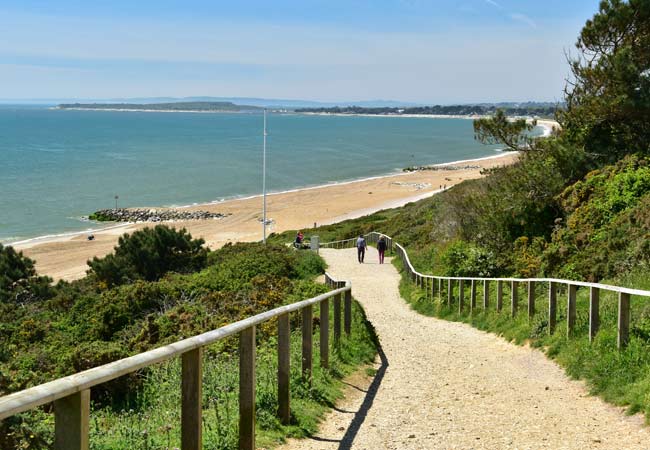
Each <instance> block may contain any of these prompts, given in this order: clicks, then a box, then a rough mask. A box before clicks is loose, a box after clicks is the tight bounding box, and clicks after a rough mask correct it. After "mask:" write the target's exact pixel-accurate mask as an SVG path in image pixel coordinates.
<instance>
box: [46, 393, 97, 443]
mask: <svg viewBox="0 0 650 450" xmlns="http://www.w3.org/2000/svg"><path fill="white" fill-rule="evenodd" d="M89 421H90V389H85V390H83V391H81V392H77V393H76V394H72V395H68V396H67V397H63V398H61V399H59V400H56V401H55V402H54V448H55V449H56V450H88V446H89V441H88V432H89V430H88V425H89Z"/></svg>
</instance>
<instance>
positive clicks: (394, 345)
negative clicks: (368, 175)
mask: <svg viewBox="0 0 650 450" xmlns="http://www.w3.org/2000/svg"><path fill="white" fill-rule="evenodd" d="M321 254H322V255H323V257H324V258H325V259H326V261H327V263H328V264H329V269H328V271H329V272H330V273H331V274H332V275H333V276H335V277H337V278H341V279H346V280H351V281H352V292H353V295H354V297H355V298H356V299H357V301H359V302H360V303H361V304H362V305H363V307H364V309H365V311H366V313H367V316H368V319H369V320H370V322H371V323H372V324H373V325H374V326H375V328H376V331H377V334H378V336H379V339H380V342H381V345H382V350H383V352H382V355H381V356H382V358H381V361H378V363H377V365H376V368H377V369H378V372H377V375H376V377H375V380H374V381H373V382H372V384H371V385H370V387H369V388H368V383H365V385H364V383H363V382H362V381H360V382H359V383H356V382H353V383H351V384H354V385H355V386H351V388H350V389H348V392H347V394H346V398H345V399H343V400H342V402H341V403H340V404H339V405H337V408H336V409H335V410H334V411H332V412H331V413H329V414H328V415H327V417H326V418H325V420H324V421H323V423H322V424H321V427H320V430H319V432H318V433H317V434H316V436H313V437H312V438H308V439H304V440H291V441H290V442H288V443H287V444H286V445H284V446H282V447H281V449H283V450H297V449H310V450H311V449H319V450H320V449H347V448H354V449H368V450H380V449H413V450H416V449H417V450H421V449H438V448H440V449H537V448H549V449H589V448H594V449H615V448H617V449H618V448H625V449H648V448H650V430H649V429H648V428H647V427H645V426H644V425H643V417H642V416H640V415H636V416H631V417H630V416H626V415H625V414H624V412H623V410H622V409H621V408H616V407H614V406H611V405H608V404H606V403H605V402H603V401H602V400H600V399H598V398H596V397H592V396H589V395H588V394H587V391H586V389H585V387H584V384H583V383H581V382H577V381H572V380H570V379H568V378H567V376H566V375H565V374H564V371H563V370H562V369H561V368H560V367H559V366H558V365H557V364H555V363H554V362H552V361H550V360H549V359H547V358H546V357H545V356H544V355H543V354H542V353H541V352H539V351H537V350H534V349H531V348H526V347H520V346H517V345H514V344H510V343H508V342H506V341H504V340H503V339H501V338H500V337H498V336H495V335H493V334H489V333H485V332H482V331H479V330H476V329H474V328H472V327H470V326H469V325H466V324H462V323H456V322H448V321H444V320H440V319H436V318H431V317H426V316H423V315H421V314H418V313H417V312H415V311H413V310H411V308H410V307H409V306H408V304H406V302H405V301H404V300H402V299H401V298H400V295H399V291H398V285H399V280H400V275H399V273H398V272H397V270H396V269H395V268H394V267H393V265H392V264H390V262H389V258H387V259H386V264H384V265H379V264H377V259H378V258H377V251H376V250H375V249H374V248H368V251H367V253H366V262H365V264H359V263H358V262H357V261H356V250H355V249H346V250H331V249H322V250H321ZM365 391H367V392H365Z"/></svg>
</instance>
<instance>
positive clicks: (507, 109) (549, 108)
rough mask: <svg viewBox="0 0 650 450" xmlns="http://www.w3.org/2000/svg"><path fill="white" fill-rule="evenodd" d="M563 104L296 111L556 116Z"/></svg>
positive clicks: (338, 107) (342, 108) (300, 110)
mask: <svg viewBox="0 0 650 450" xmlns="http://www.w3.org/2000/svg"><path fill="white" fill-rule="evenodd" d="M559 108H561V105H559V104H555V103H532V102H530V103H524V104H511V103H499V104H478V105H445V106H443V105H435V106H410V107H404V108H394V107H380V108H364V107H361V106H344V107H340V106H335V107H333V108H299V109H296V110H295V111H296V112H305V113H328V114H377V115H402V114H424V115H427V114H429V115H444V116H485V115H492V114H495V113H496V112H497V110H502V111H503V112H504V113H505V114H506V115H507V116H536V117H555V113H556V112H557V110H558V109H559Z"/></svg>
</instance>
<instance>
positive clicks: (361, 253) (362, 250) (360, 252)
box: [357, 234, 368, 263]
mask: <svg viewBox="0 0 650 450" xmlns="http://www.w3.org/2000/svg"><path fill="white" fill-rule="evenodd" d="M367 246H368V245H367V244H366V239H365V238H364V237H363V234H360V235H359V238H358V239H357V258H358V259H359V262H360V263H362V262H363V259H364V258H365V256H366V247H367Z"/></svg>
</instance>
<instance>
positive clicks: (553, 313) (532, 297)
mask: <svg viewBox="0 0 650 450" xmlns="http://www.w3.org/2000/svg"><path fill="white" fill-rule="evenodd" d="M379 236H384V238H385V239H386V240H387V242H390V248H391V249H393V250H394V251H395V253H396V255H397V257H398V258H400V260H401V262H402V264H403V266H404V270H405V271H406V274H407V276H408V278H409V279H410V280H411V281H412V282H413V283H414V284H415V285H416V286H418V287H419V288H421V289H423V290H424V291H425V292H426V295H427V297H429V296H430V297H431V298H433V297H435V296H436V295H438V297H439V298H440V299H441V300H442V299H443V298H444V295H443V293H444V294H446V302H447V306H448V307H449V308H451V307H453V305H454V304H455V303H456V304H457V307H458V310H459V311H461V312H462V311H463V310H465V309H468V310H469V311H474V310H475V309H476V308H477V295H478V292H477V291H479V289H480V290H481V291H482V292H481V293H482V302H481V303H482V306H481V307H482V308H483V309H486V310H487V309H488V308H489V307H490V306H489V305H490V300H491V299H490V283H496V299H495V302H494V305H495V306H494V307H495V308H496V310H497V311H501V310H502V309H503V284H504V283H508V284H509V285H510V311H509V312H510V314H511V315H512V317H514V316H515V315H516V314H517V313H518V310H519V286H520V285H525V286H526V293H527V295H526V298H527V302H526V310H527V314H528V317H529V318H532V317H533V316H534V315H535V301H536V299H537V295H536V292H537V290H538V286H540V285H546V287H547V289H548V331H549V333H551V334H553V333H554V332H555V329H556V326H557V311H558V309H557V307H558V305H557V301H558V290H559V288H560V287H563V286H564V287H566V332H567V335H569V336H571V335H572V334H573V333H574V328H575V324H576V293H577V290H578V289H579V288H588V289H589V340H590V341H593V339H594V337H595V336H596V334H597V333H598V329H599V327H600V292H601V291H609V292H616V293H618V320H617V343H618V348H619V349H621V348H624V347H625V346H626V345H627V344H628V341H629V334H630V296H632V295H638V296H640V297H650V291H644V290H639V289H630V288H625V287H619V286H611V285H607V284H600V283H587V282H583V281H573V280H562V279H557V278H481V277H442V276H435V275H426V274H423V273H421V272H418V271H417V270H415V267H413V264H411V261H410V260H409V257H408V254H407V252H406V250H405V249H404V247H402V246H401V245H400V244H398V243H397V242H393V240H392V238H390V237H388V236H386V235H382V234H381V233H377V232H374V231H373V232H371V233H368V234H367V235H366V240H367V241H368V242H377V240H378V238H379ZM355 240H356V239H347V240H344V241H336V243H326V244H323V245H324V246H328V247H330V248H345V246H344V247H338V246H337V245H341V244H340V243H346V246H348V247H349V246H353V244H351V245H347V243H348V242H349V241H353V242H354V241H355ZM337 243H338V244H337ZM331 244H334V246H332V245H331ZM454 284H457V286H458V295H457V296H456V297H454ZM467 288H469V297H468V300H469V301H466V296H465V294H466V289H467Z"/></svg>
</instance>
